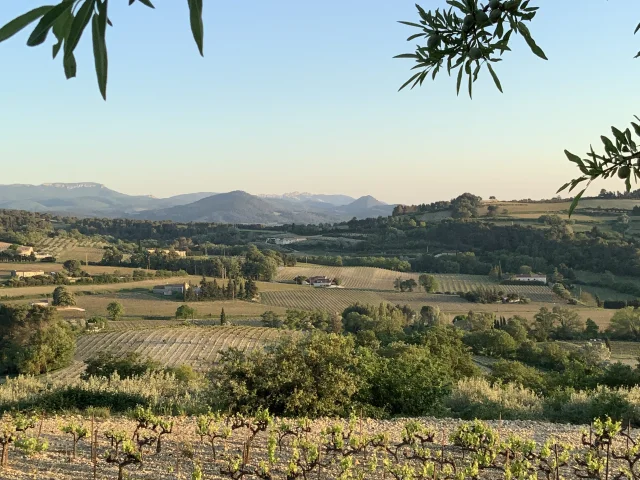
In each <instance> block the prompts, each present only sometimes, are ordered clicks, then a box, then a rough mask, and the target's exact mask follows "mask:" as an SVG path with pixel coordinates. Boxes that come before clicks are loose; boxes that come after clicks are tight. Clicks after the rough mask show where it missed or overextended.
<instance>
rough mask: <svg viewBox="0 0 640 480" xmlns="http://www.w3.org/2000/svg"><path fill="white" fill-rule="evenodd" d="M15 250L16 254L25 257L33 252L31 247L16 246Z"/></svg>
mask: <svg viewBox="0 0 640 480" xmlns="http://www.w3.org/2000/svg"><path fill="white" fill-rule="evenodd" d="M16 252H17V253H18V255H23V256H25V257H28V256H29V255H31V254H32V253H35V252H34V251H33V247H23V246H21V247H18V248H17V249H16Z"/></svg>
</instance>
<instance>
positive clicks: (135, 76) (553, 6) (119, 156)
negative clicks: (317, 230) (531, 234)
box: [0, 0, 640, 203]
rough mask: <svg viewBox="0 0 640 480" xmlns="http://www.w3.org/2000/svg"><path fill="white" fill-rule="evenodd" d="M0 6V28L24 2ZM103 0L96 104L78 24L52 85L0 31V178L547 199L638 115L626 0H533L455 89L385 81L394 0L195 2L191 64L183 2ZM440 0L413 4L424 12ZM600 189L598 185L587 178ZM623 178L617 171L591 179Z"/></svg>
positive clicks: (393, 197) (41, 63) (401, 36)
mask: <svg viewBox="0 0 640 480" xmlns="http://www.w3.org/2000/svg"><path fill="white" fill-rule="evenodd" d="M43 3H44V1H43V0H28V1H27V0H5V1H3V2H2V8H0V24H4V23H6V22H7V21H8V20H9V19H11V18H13V17H14V16H16V15H17V14H19V13H22V12H24V11H26V10H27V9H29V8H31V7H33V6H37V5H41V4H43ZM127 3H128V2H126V1H125V0H113V1H112V2H110V4H111V8H112V12H111V14H110V17H111V18H112V20H113V22H114V24H115V28H111V29H109V31H108V48H109V56H110V72H109V74H110V77H109V99H108V102H106V103H105V102H103V101H102V99H101V97H100V95H99V93H98V89H97V86H96V80H95V74H94V71H93V59H92V57H91V55H90V51H91V50H90V49H91V45H90V38H89V37H87V38H85V39H84V41H83V43H82V44H81V46H80V47H79V55H78V57H79V69H78V78H77V79H75V80H71V81H66V80H65V79H64V75H63V72H62V66H61V61H60V59H58V60H57V61H52V60H51V43H52V40H51V39H49V41H48V42H47V46H46V47H40V48H36V49H28V48H27V47H26V46H25V45H24V44H25V41H26V37H27V36H28V33H27V32H22V33H21V34H19V35H18V36H16V37H13V38H12V39H10V40H9V41H7V42H4V43H2V44H0V65H1V66H2V67H1V68H2V74H1V75H0V109H1V110H2V115H1V116H0V147H1V150H0V158H1V165H2V168H1V170H0V183H3V184H6V183H43V182H78V181H95V182H100V183H104V184H106V185H108V186H109V187H111V188H114V189H116V190H119V191H123V192H125V193H130V194H153V195H156V196H168V195H172V194H178V193H184V192H190V191H215V192H222V191H229V190H235V189H242V190H246V191H248V192H251V193H283V192H287V191H294V190H297V191H311V192H316V193H338V192H340V193H347V194H351V195H354V196H359V195H363V194H372V195H374V196H376V197H378V198H380V199H382V200H385V201H388V202H404V203H411V202H425V201H433V200H438V199H446V198H451V197H453V196H455V195H457V194H459V193H461V192H463V191H471V192H473V193H476V194H479V195H481V196H483V197H488V196H489V195H497V196H498V197H499V198H505V199H511V198H524V197H533V198H536V197H538V198H539V197H550V196H552V195H553V194H554V192H555V190H556V189H557V188H558V186H559V185H561V184H562V183H564V182H565V181H567V180H569V179H570V178H573V176H575V174H576V172H577V171H574V169H573V168H572V167H571V165H570V164H569V163H568V162H567V161H566V160H565V158H564V155H563V153H562V152H563V149H564V148H568V149H570V150H572V151H574V152H575V153H584V151H586V150H587V148H588V146H589V144H590V143H591V142H593V143H596V141H597V139H598V138H599V136H600V134H602V133H606V132H607V131H608V129H609V126H610V125H612V124H615V125H618V126H621V127H624V126H626V125H628V123H629V122H630V121H631V120H633V114H636V115H640V88H638V85H640V60H635V61H634V60H633V59H632V57H633V56H634V55H635V53H636V52H637V51H638V50H640V35H637V36H635V37H634V36H633V30H634V28H635V26H636V25H637V23H638V22H639V21H640V2H638V1H637V0H615V1H605V0H537V1H535V0H534V1H532V4H536V5H538V6H540V7H541V9H540V13H539V16H538V17H536V19H535V21H534V23H533V24H532V25H531V30H532V32H533V35H534V38H536V39H537V41H538V43H539V44H540V45H541V46H542V47H543V48H544V50H545V51H546V53H547V56H548V57H549V59H550V60H549V62H544V61H542V60H539V59H538V58H537V57H535V56H533V54H531V53H530V52H529V51H528V49H527V48H526V46H525V45H524V42H523V41H522V39H521V38H520V37H518V38H516V40H515V41H514V42H513V46H514V51H513V52H512V53H508V54H507V55H506V56H505V61H503V62H501V64H499V66H498V73H499V75H500V77H501V79H502V83H503V86H504V89H505V93H504V94H500V93H499V92H497V90H495V87H493V84H492V82H491V80H490V78H487V75H486V74H485V75H484V76H483V78H481V80H480V81H479V82H478V83H477V84H476V90H475V95H474V100H469V98H468V97H467V96H462V95H461V96H460V97H459V98H457V97H456V95H455V85H454V83H455V79H450V78H447V77H446V76H442V77H440V78H439V79H438V80H437V81H436V82H429V83H425V86H424V87H423V88H422V89H416V90H413V91H403V92H401V93H398V92H397V88H398V87H399V86H400V85H401V84H402V83H403V81H404V80H405V79H406V78H408V75H409V66H410V61H407V60H394V59H392V57H393V55H395V54H398V53H405V52H408V51H411V49H412V46H413V43H407V42H406V41H405V40H406V37H407V36H408V35H410V34H411V33H412V29H410V28H409V27H405V26H403V25H400V24H398V23H396V21H397V20H414V19H415V18H416V15H417V14H416V13H415V7H414V2H413V0H384V1H383V0H368V1H365V0H325V1H323V2H308V1H303V0H295V1H294V0H270V1H265V0H261V1H258V0H246V1H244V2H237V1H214V0H205V1H204V3H205V14H204V17H205V58H201V57H200V56H199V55H198V53H197V50H196V47H195V44H194V43H193V39H192V37H191V33H190V30H189V21H188V12H187V6H186V3H187V2H186V1H184V0H156V2H155V3H156V7H157V8H156V10H154V11H151V10H148V9H147V8H146V7H143V6H141V5H138V4H136V5H134V6H133V7H128V6H126V4H127ZM442 4H444V2H443V1H434V0H429V1H424V2H423V6H425V7H432V6H440V5H442ZM600 186H601V185H597V186H596V188H599V187H600ZM604 186H605V187H606V188H609V189H622V185H621V184H620V183H618V182H617V181H615V180H614V181H610V182H607V183H605V184H604Z"/></svg>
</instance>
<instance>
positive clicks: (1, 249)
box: [0, 242, 11, 252]
mask: <svg viewBox="0 0 640 480" xmlns="http://www.w3.org/2000/svg"><path fill="white" fill-rule="evenodd" d="M10 246H11V244H10V243H7V242H0V252H4V251H5V250H8V249H9V247H10Z"/></svg>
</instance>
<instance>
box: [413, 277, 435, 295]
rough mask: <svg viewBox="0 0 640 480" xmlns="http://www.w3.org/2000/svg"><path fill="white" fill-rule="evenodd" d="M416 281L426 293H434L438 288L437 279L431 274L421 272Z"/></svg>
mask: <svg viewBox="0 0 640 480" xmlns="http://www.w3.org/2000/svg"><path fill="white" fill-rule="evenodd" d="M418 282H419V283H420V286H421V287H422V288H424V291H425V292H427V293H434V292H435V291H437V290H438V280H437V279H436V277H434V276H433V275H426V274H422V275H420V277H418Z"/></svg>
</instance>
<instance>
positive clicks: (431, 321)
mask: <svg viewBox="0 0 640 480" xmlns="http://www.w3.org/2000/svg"><path fill="white" fill-rule="evenodd" d="M448 323H449V319H448V318H447V316H446V315H445V314H444V313H443V312H441V311H440V308H438V307H437V306H436V307H432V306H431V305H425V306H424V307H422V308H421V309H420V317H419V319H418V323H417V326H418V328H420V329H422V328H426V327H435V326H443V325H446V324H448Z"/></svg>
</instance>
